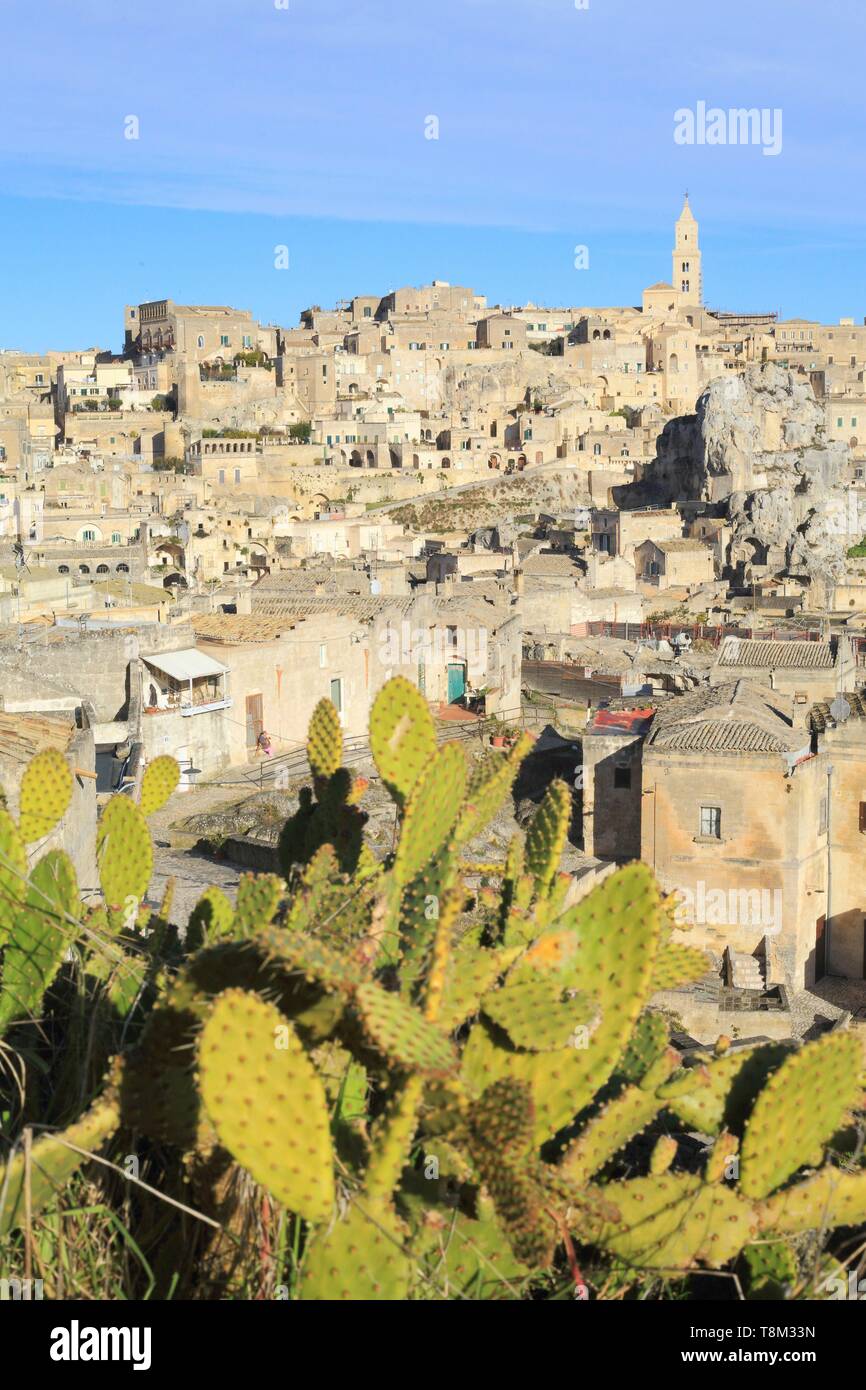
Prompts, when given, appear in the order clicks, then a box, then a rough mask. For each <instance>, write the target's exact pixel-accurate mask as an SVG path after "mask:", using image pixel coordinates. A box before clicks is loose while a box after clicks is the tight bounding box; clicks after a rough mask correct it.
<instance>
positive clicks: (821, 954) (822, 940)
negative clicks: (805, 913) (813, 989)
mask: <svg viewBox="0 0 866 1390" xmlns="http://www.w3.org/2000/svg"><path fill="white" fill-rule="evenodd" d="M826 925H827V919H826V917H819V918H818V920H817V922H816V923H815V983H816V984H817V982H818V980H823V978H824V976H825V975H826V974H827V938H826V935H825V928H826Z"/></svg>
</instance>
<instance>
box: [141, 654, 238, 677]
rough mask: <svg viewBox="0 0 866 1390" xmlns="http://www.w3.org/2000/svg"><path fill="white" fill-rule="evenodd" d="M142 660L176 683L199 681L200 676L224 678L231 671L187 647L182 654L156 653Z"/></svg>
mask: <svg viewBox="0 0 866 1390" xmlns="http://www.w3.org/2000/svg"><path fill="white" fill-rule="evenodd" d="M141 659H142V661H146V662H147V664H148V666H155V667H156V669H157V671H164V672H165V674H166V675H167V676H171V677H172V679H173V680H176V681H191V680H197V679H198V678H199V677H200V676H224V675H225V674H226V672H227V671H228V669H229V668H228V666H223V665H222V663H221V662H219V661H214V659H213V657H211V656H205V654H204V652H200V651H199V650H198V647H185V648H184V649H183V651H180V652H156V653H155V654H154V655H153V656H146V655H143V656H142V658H141Z"/></svg>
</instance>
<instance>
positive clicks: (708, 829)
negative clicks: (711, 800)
mask: <svg viewBox="0 0 866 1390" xmlns="http://www.w3.org/2000/svg"><path fill="white" fill-rule="evenodd" d="M701 835H702V836H705V837H706V838H707V839H713V840H720V839H721V838H722V808H721V806H702V807H701Z"/></svg>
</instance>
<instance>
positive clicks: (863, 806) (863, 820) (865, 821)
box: [860, 801, 866, 835]
mask: <svg viewBox="0 0 866 1390" xmlns="http://www.w3.org/2000/svg"><path fill="white" fill-rule="evenodd" d="M860 834H861V835H866V801H861V802H860Z"/></svg>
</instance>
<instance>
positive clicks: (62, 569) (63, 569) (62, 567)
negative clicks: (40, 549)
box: [57, 565, 69, 574]
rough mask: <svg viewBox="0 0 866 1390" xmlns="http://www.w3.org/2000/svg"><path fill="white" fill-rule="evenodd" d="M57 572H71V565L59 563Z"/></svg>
mask: <svg viewBox="0 0 866 1390" xmlns="http://www.w3.org/2000/svg"><path fill="white" fill-rule="evenodd" d="M57 573H58V574H68V573H69V566H68V565H58V566H57Z"/></svg>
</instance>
